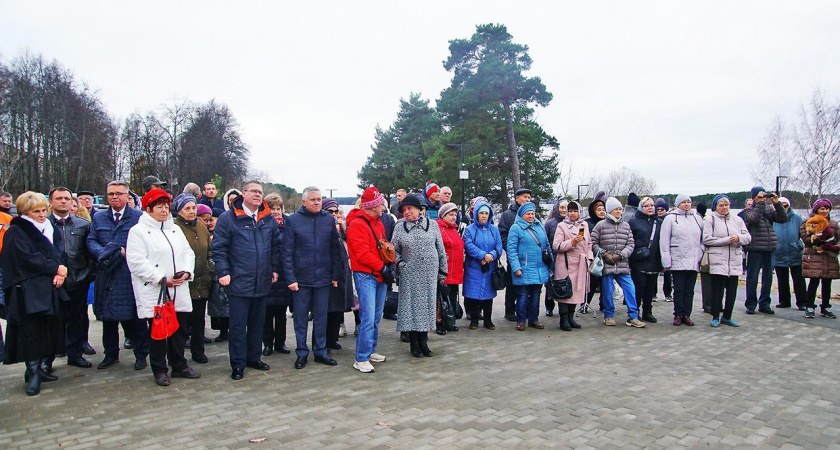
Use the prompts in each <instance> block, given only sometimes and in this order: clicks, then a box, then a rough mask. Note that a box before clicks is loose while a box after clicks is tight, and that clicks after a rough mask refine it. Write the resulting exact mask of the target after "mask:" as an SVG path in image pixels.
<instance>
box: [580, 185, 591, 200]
mask: <svg viewBox="0 0 840 450" xmlns="http://www.w3.org/2000/svg"><path fill="white" fill-rule="evenodd" d="M582 187H589V185H588V184H579V185H578V196H577V201H580V188H582Z"/></svg>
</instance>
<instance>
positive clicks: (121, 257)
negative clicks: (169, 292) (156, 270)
mask: <svg viewBox="0 0 840 450" xmlns="http://www.w3.org/2000/svg"><path fill="white" fill-rule="evenodd" d="M106 196H107V198H108V206H109V207H108V209H102V210H99V211H97V212H96V214H94V215H93V222H92V223H91V232H90V234H89V235H88V237H87V248H88V251H90V253H91V254H92V255H93V257H94V258H96V261H97V270H96V289H95V293H94V304H93V311H94V313H95V314H96V316H97V317H98V318H99V319H101V320H102V345H103V347H105V359H103V360H102V362H101V363H99V368H100V369H105V368H108V367H110V366H112V365H114V364H116V363H118V362H119V361H120V358H119V354H120V343H119V325H120V324H122V328H123V332H124V333H125V335H126V337H127V338H130V339H131V340H132V341H133V342H134V357H135V362H134V368H135V369H136V370H142V369H144V368H145V367H146V366H147V365H148V364H147V362H146V357H147V356H149V333H148V328H147V325H146V321H145V320H140V319H138V318H137V304H136V303H135V300H134V290H133V289H132V287H131V272H130V271H129V270H128V264H127V263H126V261H125V244H126V242H127V240H128V230H130V229H131V227H133V226H134V225H137V221H138V220H140V216H141V215H142V214H143V213H142V212H140V210H139V209H134V208H128V207H126V205H128V184H127V183H126V182H124V181H112V182H110V183H108V189H107V194H106Z"/></svg>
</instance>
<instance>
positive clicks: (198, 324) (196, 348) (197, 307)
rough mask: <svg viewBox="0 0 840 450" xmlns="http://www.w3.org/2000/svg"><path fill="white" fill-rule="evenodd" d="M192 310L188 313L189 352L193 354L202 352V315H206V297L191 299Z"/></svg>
mask: <svg viewBox="0 0 840 450" xmlns="http://www.w3.org/2000/svg"><path fill="white" fill-rule="evenodd" d="M192 308H193V310H192V312H191V313H189V314H190V321H189V330H190V333H189V334H190V353H192V355H193V356H199V355H203V354H204V325H205V321H204V320H205V319H204V317H205V316H206V315H207V299H206V298H194V299H192Z"/></svg>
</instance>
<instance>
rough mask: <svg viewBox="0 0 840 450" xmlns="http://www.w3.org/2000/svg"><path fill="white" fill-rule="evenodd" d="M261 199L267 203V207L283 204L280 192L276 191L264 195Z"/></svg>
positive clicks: (281, 205)
mask: <svg viewBox="0 0 840 450" xmlns="http://www.w3.org/2000/svg"><path fill="white" fill-rule="evenodd" d="M263 200H265V202H266V203H268V207H269V208H274V207H276V206H280V207H283V206H284V205H283V197H280V194H278V193H276V192H274V193H271V194H268V195H266V196H265V198H264V199H263Z"/></svg>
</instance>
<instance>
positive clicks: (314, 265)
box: [283, 186, 342, 369]
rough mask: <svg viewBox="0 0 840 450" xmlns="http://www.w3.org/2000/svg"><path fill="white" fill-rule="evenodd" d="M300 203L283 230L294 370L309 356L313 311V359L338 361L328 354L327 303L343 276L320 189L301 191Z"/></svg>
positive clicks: (332, 223) (336, 240)
mask: <svg viewBox="0 0 840 450" xmlns="http://www.w3.org/2000/svg"><path fill="white" fill-rule="evenodd" d="M301 202H302V203H303V205H302V206H301V207H300V208H299V209H298V210H297V212H296V213H294V214H292V215H291V216H289V220H287V221H286V225H285V227H284V228H285V231H284V233H283V274H284V279H285V280H286V282H287V283H289V289H291V290H292V302H293V305H294V311H295V312H294V315H293V318H294V325H295V337H296V338H297V348H296V349H295V354H296V355H297V359H296V360H295V369H303V367H304V366H306V359H307V357H308V356H309V347H308V346H307V345H306V331H307V330H308V328H309V313H310V312H311V313H312V319H313V321H312V322H313V323H312V342H313V344H312V346H313V348H312V352H313V353H315V362H319V363H322V364H326V365H329V366H334V365H336V364H338V363H337V362H336V361H335V360H334V359H332V358H330V356H329V355H328V354H327V304H328V302H329V298H330V286H333V287H337V286H338V280H339V279H341V277H342V267H341V253H340V250H339V245H341V243H340V241H339V237H338V231H337V230H336V227H335V219H333V218H332V216H330V215H329V214H328V213H327V212H326V211H322V210H321V191H320V190H319V189H318V188H316V187H314V186H310V187H307V188H306V189H304V190H303V195H302V197H301Z"/></svg>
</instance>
